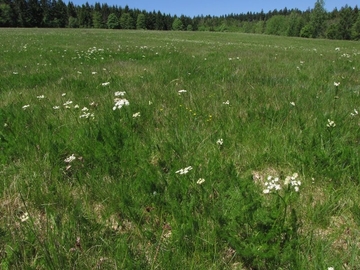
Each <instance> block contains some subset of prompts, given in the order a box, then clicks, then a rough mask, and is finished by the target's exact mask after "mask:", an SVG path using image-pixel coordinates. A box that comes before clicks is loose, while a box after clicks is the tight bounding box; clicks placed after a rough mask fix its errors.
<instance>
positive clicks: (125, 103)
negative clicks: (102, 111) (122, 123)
mask: <svg viewBox="0 0 360 270" xmlns="http://www.w3.org/2000/svg"><path fill="white" fill-rule="evenodd" d="M129 104H130V103H129V101H128V100H127V99H125V98H119V99H117V100H116V101H115V105H114V107H113V110H114V111H115V110H116V109H121V108H122V106H128V105H129Z"/></svg>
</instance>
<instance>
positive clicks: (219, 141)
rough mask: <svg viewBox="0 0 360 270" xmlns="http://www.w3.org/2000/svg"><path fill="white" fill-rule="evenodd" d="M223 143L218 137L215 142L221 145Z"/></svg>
mask: <svg viewBox="0 0 360 270" xmlns="http://www.w3.org/2000/svg"><path fill="white" fill-rule="evenodd" d="M223 143H224V140H223V139H218V140H217V141H216V144H217V145H223Z"/></svg>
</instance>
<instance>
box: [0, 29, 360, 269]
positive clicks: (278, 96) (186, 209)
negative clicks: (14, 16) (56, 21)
mask: <svg viewBox="0 0 360 270" xmlns="http://www.w3.org/2000/svg"><path fill="white" fill-rule="evenodd" d="M0 39H1V40H2V42H1V45H0V58H1V59H2V60H1V62H0V150H1V151H0V162H1V167H0V178H1V179H2V185H1V186H0V191H1V195H2V196H1V199H0V265H1V268H2V269H70V268H71V269H94V268H99V269H327V268H328V267H334V268H335V269H355V268H357V267H358V265H359V264H360V257H359V256H360V254H359V253H360V252H359V250H360V249H359V244H358V243H359V240H360V231H359V225H360V219H359V214H360V205H359V201H358V195H359V187H360V185H359V184H360V182H359V180H360V160H359V159H360V158H359V157H360V155H359V154H360V153H359V149H360V148H359V140H360V137H359V134H360V133H359V131H360V115H358V114H356V111H359V110H360V106H359V104H360V103H359V101H360V96H359V93H360V81H359V78H360V77H359V70H360V64H359V63H360V62H359V57H360V50H359V49H358V48H359V44H358V43H356V42H342V41H329V40H308V39H297V38H291V39H290V38H284V37H273V36H263V35H246V34H239V33H203V32H196V33H190V32H155V31H153V32H150V31H143V32H142V31H109V30H82V29H77V30H64V29H63V30H58V29H56V30H53V29H52V30H46V29H1V30H0ZM336 48H339V50H338V49H336ZM106 82H109V84H108V85H105V86H103V85H102V84H103V83H106ZM334 82H336V83H337V82H340V85H339V86H335V85H334ZM179 90H186V92H184V93H179ZM118 91H125V92H126V93H125V94H124V96H119V97H118V98H126V99H127V100H128V101H129V103H130V104H129V105H128V106H123V107H122V108H121V109H116V110H113V107H114V98H116V97H115V92H118ZM41 95H44V98H38V97H40V96H41ZM70 101H72V103H70ZM66 102H67V103H68V105H67V106H68V108H66V105H64V104H66ZM24 105H29V107H27V108H25V109H23V106H24ZM75 105H78V106H76V107H78V108H75ZM54 106H58V107H59V108H58V109H54ZM84 107H86V108H87V109H88V111H85V109H83V108H84ZM354 109H355V110H356V111H354ZM138 112H139V113H140V116H138V117H134V114H135V113H138ZM84 113H89V114H93V117H92V116H90V117H89V118H86V117H82V118H81V117H80V116H81V115H83V114H84ZM351 114H353V115H351ZM329 120H330V121H334V123H335V126H331V125H330V126H329V127H328V126H327V125H328V124H329V122H328V121H329ZM219 139H223V144H219V143H218V140H219ZM71 155H74V157H75V160H73V161H71V162H65V159H67V158H68V157H70V156H71ZM188 166H192V170H190V171H189V172H188V173H186V174H179V173H176V172H177V171H178V170H180V169H183V168H186V167H188ZM293 173H298V177H297V179H296V180H299V181H301V186H300V188H299V192H296V191H295V187H294V186H292V185H291V184H289V185H286V184H285V183H284V182H285V179H286V177H287V176H291V175H293ZM268 176H272V177H279V181H278V182H277V183H279V184H280V185H281V189H280V190H279V191H275V190H271V191H270V193H269V194H265V193H264V192H263V190H264V189H265V188H266V187H265V183H266V182H267V178H268ZM200 178H203V179H205V182H203V183H202V184H198V183H197V181H198V180H199V179H200Z"/></svg>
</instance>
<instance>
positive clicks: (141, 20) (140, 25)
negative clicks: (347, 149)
mask: <svg viewBox="0 0 360 270" xmlns="http://www.w3.org/2000/svg"><path fill="white" fill-rule="evenodd" d="M136 29H146V22H145V15H144V14H143V13H140V14H139V15H138V17H137V20H136Z"/></svg>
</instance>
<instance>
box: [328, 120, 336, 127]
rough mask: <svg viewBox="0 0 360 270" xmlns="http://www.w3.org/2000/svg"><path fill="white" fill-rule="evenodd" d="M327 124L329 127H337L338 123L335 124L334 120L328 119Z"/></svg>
mask: <svg viewBox="0 0 360 270" xmlns="http://www.w3.org/2000/svg"><path fill="white" fill-rule="evenodd" d="M326 126H327V127H328V128H334V127H336V124H335V122H334V121H332V120H330V119H328V123H327V125H326Z"/></svg>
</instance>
